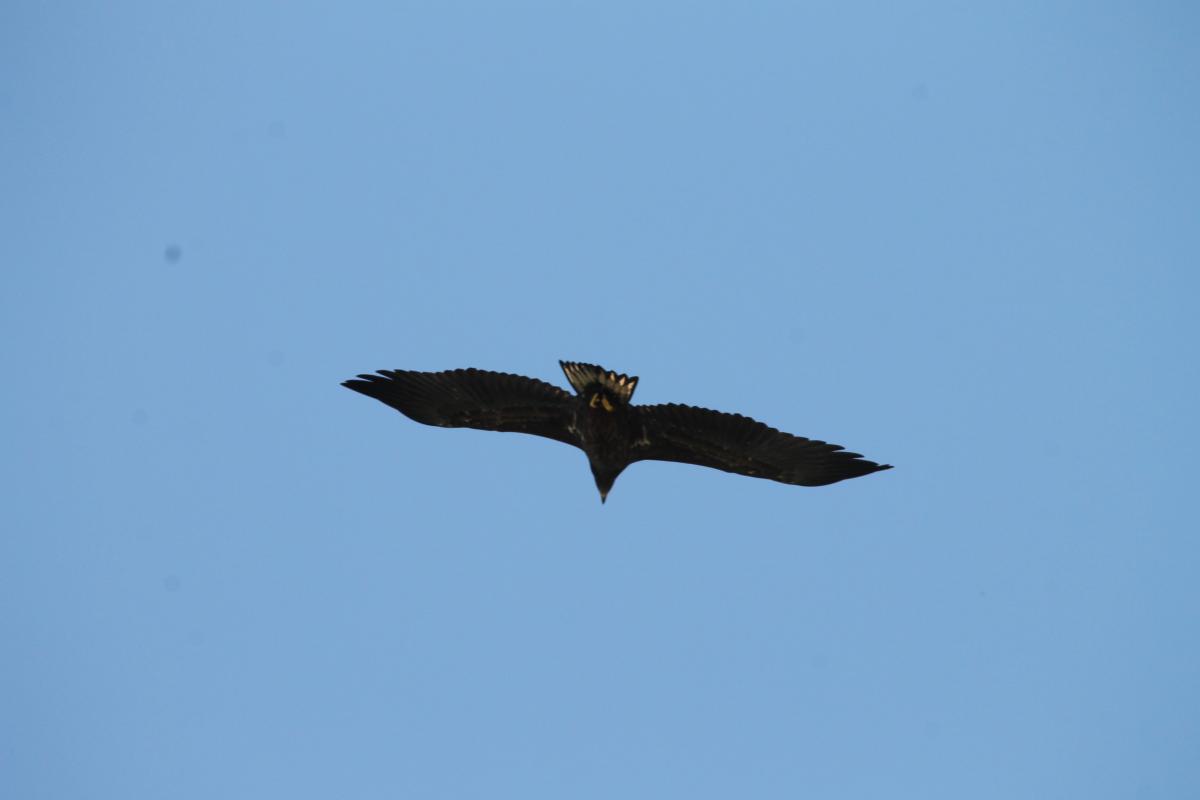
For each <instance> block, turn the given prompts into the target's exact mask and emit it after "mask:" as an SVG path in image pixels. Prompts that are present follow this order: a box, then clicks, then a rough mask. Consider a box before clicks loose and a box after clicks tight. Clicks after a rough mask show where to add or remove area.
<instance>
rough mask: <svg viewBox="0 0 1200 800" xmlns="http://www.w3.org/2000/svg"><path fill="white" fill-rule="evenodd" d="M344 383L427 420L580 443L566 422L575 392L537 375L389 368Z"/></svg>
mask: <svg viewBox="0 0 1200 800" xmlns="http://www.w3.org/2000/svg"><path fill="white" fill-rule="evenodd" d="M342 386H345V387H346V388H347V389H353V390H354V391H356V392H361V393H362V394H365V395H367V396H368V397H374V398H375V399H376V400H379V401H380V402H383V403H387V404H388V405H389V406H391V407H392V408H394V409H396V410H397V411H399V412H400V413H401V414H404V416H406V417H408V418H409V419H413V420H416V421H417V422H422V423H424V424H426V425H438V426H441V427H443V428H479V429H480V430H485V431H514V432H517V433H531V434H534V435H535V436H545V437H548V438H550V439H557V440H558V441H560V442H565V443H566V444H573V445H578V444H579V441H578V439H577V438H576V437H575V434H574V433H572V432H571V430H570V429H569V427H568V426H569V425H570V421H571V412H572V402H573V397H572V395H570V394H568V393H567V392H564V391H563V390H562V389H560V388H558V387H557V386H554V385H552V384H549V383H546V382H545V381H539V380H536V379H534V378H526V377H523V376H521V375H510V374H509V373H506V372H489V371H487V370H481V369H455V370H449V371H447V372H413V371H410V370H402V369H397V370H390V369H385V370H380V371H379V372H378V373H377V374H370V375H359V376H358V378H356V379H353V380H348V381H345V382H344V383H342Z"/></svg>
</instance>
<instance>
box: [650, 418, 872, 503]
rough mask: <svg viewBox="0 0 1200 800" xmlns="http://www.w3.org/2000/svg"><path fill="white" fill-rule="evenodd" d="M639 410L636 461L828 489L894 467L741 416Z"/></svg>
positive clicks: (834, 445)
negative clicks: (679, 464) (677, 464)
mask: <svg viewBox="0 0 1200 800" xmlns="http://www.w3.org/2000/svg"><path fill="white" fill-rule="evenodd" d="M636 408H637V410H638V418H639V421H640V424H641V431H640V436H635V441H634V446H633V454H634V460H636V461H646V460H656V461H679V462H682V463H684V464H697V465H699V466H702V467H712V468H714V469H720V470H724V471H725V472H736V473H738V474H739V475H749V476H750V477H752V478H767V479H769V480H773V481H779V482H780V483H791V484H795V485H797V486H824V485H826V484H830V483H836V482H837V481H840V480H845V479H846V478H857V477H858V476H860V475H868V474H870V473H872V472H877V471H879V470H882V469H890V468H891V467H889V466H888V465H886V464H876V463H875V462H874V461H868V460H866V459H865V458H863V457H862V456H860V455H859V454H858V453H849V452H847V451H845V450H843V449H842V448H841V447H839V446H838V445H836V444H827V443H825V442H820V441H817V440H816V439H805V438H804V437H802V436H793V435H792V434H790V433H784V432H782V431H778V430H776V429H774V428H772V427H770V426H768V425H764V424H763V423H761V422H758V421H756V420H753V419H750V418H749V417H743V416H742V415H740V414H725V413H722V412H720V411H710V410H709V409H707V408H693V407H692V406H684V405H677V404H675V403H668V404H666V405H656V406H636Z"/></svg>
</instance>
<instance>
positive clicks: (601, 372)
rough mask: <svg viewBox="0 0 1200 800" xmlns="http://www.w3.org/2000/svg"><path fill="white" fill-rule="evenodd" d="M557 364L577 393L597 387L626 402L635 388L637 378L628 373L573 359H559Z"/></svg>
mask: <svg viewBox="0 0 1200 800" xmlns="http://www.w3.org/2000/svg"><path fill="white" fill-rule="evenodd" d="M558 363H559V365H560V366H561V367H562V370H563V372H564V373H566V375H567V380H568V381H570V382H571V386H572V387H573V388H574V389H575V391H576V392H578V393H579V394H583V393H584V392H586V391H587V390H588V389H589V388H592V387H599V388H601V389H604V390H606V391H607V392H609V393H610V394H612V395H614V396H615V397H617V398H619V399H620V400H621V401H623V402H625V403H628V402H629V401H630V400H631V399H632V398H633V390H634V389H636V388H637V382H638V379H637V378H636V377H633V378H631V377H630V376H628V375H622V374H620V373H616V372H613V371H612V370H607V369H605V368H604V367H598V366H596V365H595V364H578V363H576V362H574V361H559V362H558Z"/></svg>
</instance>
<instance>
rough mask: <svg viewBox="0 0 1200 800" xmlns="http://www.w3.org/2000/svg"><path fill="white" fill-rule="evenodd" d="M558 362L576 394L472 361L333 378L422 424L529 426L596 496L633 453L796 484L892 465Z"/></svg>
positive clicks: (490, 427) (589, 367)
mask: <svg viewBox="0 0 1200 800" xmlns="http://www.w3.org/2000/svg"><path fill="white" fill-rule="evenodd" d="M558 363H559V364H560V365H561V366H562V369H563V372H565V373H566V376H567V380H568V381H570V383H571V386H572V388H574V389H575V394H571V393H570V392H566V391H564V390H562V389H560V388H558V387H557V386H554V385H552V384H549V383H546V382H545V381H539V380H537V379H536V378H525V377H522V376H520V375H510V374H508V373H506V372H488V371H486V370H481V369H455V370H449V371H447V372H413V371H410V370H387V369H385V370H380V371H379V372H378V373H376V374H371V375H359V376H358V378H356V379H352V380H348V381H345V382H344V383H343V384H342V385H343V386H345V387H346V388H347V389H353V390H354V391H356V392H361V393H362V394H365V395H367V396H368V397H374V398H375V399H376V400H379V401H381V402H383V403H387V404H388V405H389V406H391V407H392V408H394V409H396V410H397V411H399V412H400V413H402V414H404V415H405V416H406V417H408V418H410V419H414V420H416V421H417V422H423V423H425V424H426V425H439V426H441V427H443V428H479V429H480V430H485V431H515V432H518V433H532V434H534V435H536V436H545V437H547V438H550V439H557V440H558V441H560V442H565V443H566V444H570V445H574V446H576V447H578V448H579V449H581V450H583V452H584V453H586V454H587V457H588V463H589V464H590V465H591V467H592V475H593V476H594V477H595V479H596V488H597V489H599V490H600V502H604V500H605V499H606V498H607V497H608V493H609V491H610V490H611V489H612V486H613V483H614V482H615V481H616V480H617V476H618V475H620V474H621V472H622V470H624V469H625V468H626V467H628V466H629V465H630V464H632V463H634V462H635V461H650V460H653V461H678V462H681V463H684V464H698V465H700V466H702V467H713V468H714V469H720V470H724V471H725V472H736V473H737V474H739V475H749V476H750V477H752V478H769V479H770V480H773V481H779V482H780V483H790V484H794V485H796V486H825V485H826V484H830V483H836V482H837V481H841V480H845V479H846V478H857V477H859V476H860V475H868V474H870V473H872V472H878V471H879V470H884V469H891V466H890V465H888V464H876V463H875V462H874V461H868V460H866V459H865V458H863V457H862V456H860V455H859V454H858V453H850V452H847V451H845V450H843V449H842V448H841V447H839V446H838V445H835V444H827V443H825V442H820V441H817V440H816V439H805V438H804V437H802V436H793V435H792V434H790V433H783V432H782V431H777V430H775V429H774V428H771V427H769V426H767V425H764V424H762V423H761V422H756V421H755V420H752V419H750V418H749V417H743V416H742V415H740V414H725V413H722V412H720V411H710V410H708V409H707V408H693V407H692V406H684V405H678V404H676V403H667V404H665V405H654V406H635V405H633V404H631V403H630V402H629V401H630V400H631V399H632V398H633V390H634V389H635V388H636V387H637V382H638V379H637V378H631V377H629V376H628V375H621V374H618V373H615V372H612V371H610V370H606V369H603V368H602V367H597V366H595V365H594V364H577V363H575V362H572V361H560V362H558Z"/></svg>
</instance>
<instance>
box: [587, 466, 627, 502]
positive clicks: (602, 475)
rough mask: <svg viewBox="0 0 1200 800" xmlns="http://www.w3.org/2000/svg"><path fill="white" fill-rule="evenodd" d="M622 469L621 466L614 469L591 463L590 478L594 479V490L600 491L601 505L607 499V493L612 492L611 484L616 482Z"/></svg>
mask: <svg viewBox="0 0 1200 800" xmlns="http://www.w3.org/2000/svg"><path fill="white" fill-rule="evenodd" d="M623 469H625V467H623V466H621V467H615V468H614V467H609V466H607V465H604V464H597V463H596V462H594V461H593V462H592V477H593V478H595V479H596V488H597V489H599V490H600V502H601V503H603V502H604V501H605V500H607V499H608V493H609V492H610V491H612V487H613V484H614V483H616V482H617V476H618V475H620V474H621V471H622V470H623Z"/></svg>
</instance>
